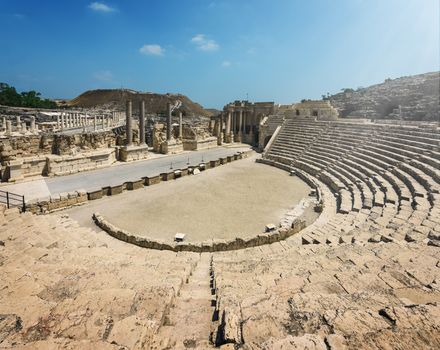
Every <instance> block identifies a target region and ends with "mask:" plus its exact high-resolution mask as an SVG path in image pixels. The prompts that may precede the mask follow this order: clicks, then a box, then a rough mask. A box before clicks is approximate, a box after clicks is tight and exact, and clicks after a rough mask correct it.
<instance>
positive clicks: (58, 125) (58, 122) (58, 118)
mask: <svg viewBox="0 0 440 350" xmlns="http://www.w3.org/2000/svg"><path fill="white" fill-rule="evenodd" d="M57 129H58V130H59V129H60V116H59V115H57Z"/></svg>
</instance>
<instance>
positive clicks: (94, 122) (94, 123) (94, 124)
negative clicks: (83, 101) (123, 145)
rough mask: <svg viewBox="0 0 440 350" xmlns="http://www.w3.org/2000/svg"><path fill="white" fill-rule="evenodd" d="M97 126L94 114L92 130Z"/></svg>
mask: <svg viewBox="0 0 440 350" xmlns="http://www.w3.org/2000/svg"><path fill="white" fill-rule="evenodd" d="M97 127H98V125H97V122H96V114H95V115H94V116H93V131H96V128H97Z"/></svg>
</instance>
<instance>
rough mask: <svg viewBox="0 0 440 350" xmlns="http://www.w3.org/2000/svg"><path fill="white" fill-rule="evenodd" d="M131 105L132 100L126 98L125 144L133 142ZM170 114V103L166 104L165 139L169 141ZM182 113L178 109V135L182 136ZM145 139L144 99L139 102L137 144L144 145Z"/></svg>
mask: <svg viewBox="0 0 440 350" xmlns="http://www.w3.org/2000/svg"><path fill="white" fill-rule="evenodd" d="M132 114H133V105H132V101H130V100H128V101H127V104H126V110H125V117H126V120H125V125H126V136H127V139H126V146H131V145H132V144H133V116H132ZM171 114H172V107H171V103H168V104H167V141H170V140H171V138H172V134H171V131H172V126H171ZM182 122H183V115H182V112H181V111H179V137H182V136H183V125H182V124H183V123H182ZM145 142H146V140H145V101H144V100H142V101H140V102H139V144H140V145H144V144H145Z"/></svg>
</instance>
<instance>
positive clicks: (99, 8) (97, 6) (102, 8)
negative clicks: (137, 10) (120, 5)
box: [89, 2, 116, 13]
mask: <svg viewBox="0 0 440 350" xmlns="http://www.w3.org/2000/svg"><path fill="white" fill-rule="evenodd" d="M89 9H91V10H93V11H96V12H103V13H109V12H115V11H116V9H115V8H113V7H110V6H108V5H106V4H104V3H103V2H92V3H90V5H89Z"/></svg>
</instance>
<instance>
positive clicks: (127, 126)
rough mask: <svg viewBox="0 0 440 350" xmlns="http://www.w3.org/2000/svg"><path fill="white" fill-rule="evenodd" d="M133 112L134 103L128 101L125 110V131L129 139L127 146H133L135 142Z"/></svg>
mask: <svg viewBox="0 0 440 350" xmlns="http://www.w3.org/2000/svg"><path fill="white" fill-rule="evenodd" d="M131 113H132V104H131V101H130V100H128V101H127V106H126V110H125V129H126V130H125V133H126V135H127V141H126V143H125V145H126V146H131V145H132V143H133V130H132V120H131Z"/></svg>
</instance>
